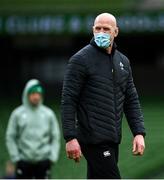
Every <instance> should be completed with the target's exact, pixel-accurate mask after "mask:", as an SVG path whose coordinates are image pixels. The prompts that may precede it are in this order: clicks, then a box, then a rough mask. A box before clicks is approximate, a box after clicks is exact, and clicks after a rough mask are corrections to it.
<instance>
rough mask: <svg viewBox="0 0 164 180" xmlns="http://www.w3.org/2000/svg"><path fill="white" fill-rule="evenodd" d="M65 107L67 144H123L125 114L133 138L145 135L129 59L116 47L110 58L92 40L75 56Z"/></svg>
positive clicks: (65, 89)
mask: <svg viewBox="0 0 164 180" xmlns="http://www.w3.org/2000/svg"><path fill="white" fill-rule="evenodd" d="M61 108H62V125H63V132H64V138H65V140H66V141H69V140H71V139H73V138H77V139H78V140H79V141H80V142H82V143H86V144H99V143H107V142H112V143H120V141H121V121H122V117H123V112H124V113H125V115H126V118H127V121H128V124H129V126H130V129H131V131H132V133H133V135H134V136H135V135H137V134H142V135H145V128H144V122H143V115H142V112H141V108H140V103H139V100H138V95H137V91H136V88H135V86H134V83H133V78H132V72H131V68H130V64H129V60H128V59H127V57H126V56H124V55H123V54H122V53H120V52H119V51H118V50H117V49H116V47H115V46H114V47H113V50H112V54H111V55H109V54H107V53H106V52H105V51H104V50H103V49H101V48H99V47H97V46H96V44H95V43H94V40H93V39H92V40H91V42H90V44H89V45H87V46H85V47H84V48H83V49H81V50H80V51H79V52H77V53H76V54H75V55H73V56H72V57H71V59H70V60H69V63H68V66H67V70H66V74H65V77H64V83H63V91H62V103H61Z"/></svg>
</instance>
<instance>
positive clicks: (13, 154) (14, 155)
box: [6, 111, 20, 162]
mask: <svg viewBox="0 0 164 180" xmlns="http://www.w3.org/2000/svg"><path fill="white" fill-rule="evenodd" d="M17 132H18V128H17V116H16V113H15V111H14V112H13V113H12V114H11V116H10V119H9V123H8V126H7V131H6V146H7V149H8V152H9V155H10V158H11V161H12V162H17V161H19V160H20V157H19V150H18V144H17V136H18V134H17Z"/></svg>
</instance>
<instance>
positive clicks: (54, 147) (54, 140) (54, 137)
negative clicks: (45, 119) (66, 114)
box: [49, 112, 60, 162]
mask: <svg viewBox="0 0 164 180" xmlns="http://www.w3.org/2000/svg"><path fill="white" fill-rule="evenodd" d="M50 122H51V123H50V129H51V130H50V134H51V141H50V142H51V153H50V158H49V159H50V160H51V161H52V162H56V161H57V160H58V158H59V151H60V128H59V124H58V120H57V118H56V115H55V114H54V113H53V112H52V116H51V121H50Z"/></svg>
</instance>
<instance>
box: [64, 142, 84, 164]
mask: <svg viewBox="0 0 164 180" xmlns="http://www.w3.org/2000/svg"><path fill="white" fill-rule="evenodd" d="M66 153H67V157H68V158H70V159H74V160H75V162H80V158H81V156H82V153H81V148H80V145H79V143H78V141H77V139H72V140H70V141H68V142H67V143H66Z"/></svg>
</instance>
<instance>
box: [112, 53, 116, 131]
mask: <svg viewBox="0 0 164 180" xmlns="http://www.w3.org/2000/svg"><path fill="white" fill-rule="evenodd" d="M111 64H112V78H113V93H114V109H115V118H116V120H117V109H116V82H115V70H114V63H113V56H112V55H111ZM116 123H117V122H116ZM116 127H117V126H116ZM116 131H117V128H116Z"/></svg>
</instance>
